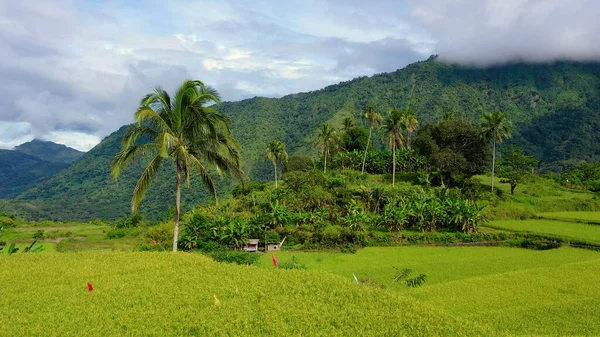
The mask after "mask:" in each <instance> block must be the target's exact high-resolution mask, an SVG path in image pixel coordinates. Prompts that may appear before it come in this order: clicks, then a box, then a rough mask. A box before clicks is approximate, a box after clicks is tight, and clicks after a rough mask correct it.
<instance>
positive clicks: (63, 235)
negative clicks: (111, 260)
mask: <svg viewBox="0 0 600 337" xmlns="http://www.w3.org/2000/svg"><path fill="white" fill-rule="evenodd" d="M110 229H111V227H110V226H108V225H96V224H91V223H77V222H69V223H60V222H51V221H44V222H39V223H36V222H29V223H24V224H19V225H18V226H16V227H7V228H4V229H3V231H2V232H1V236H0V240H2V241H4V242H7V243H8V244H10V243H12V242H14V243H16V244H17V247H19V248H22V247H27V246H29V245H30V244H31V243H32V242H33V241H34V240H35V239H34V235H35V234H36V233H38V232H40V231H42V232H43V234H44V236H43V238H41V239H38V243H40V244H42V245H43V246H44V248H45V249H44V252H43V253H47V252H54V251H59V252H67V251H106V250H124V251H133V250H134V249H135V248H136V246H137V244H138V243H139V242H140V240H139V238H136V237H131V236H128V237H124V238H118V239H108V238H106V232H107V231H109V230H110Z"/></svg>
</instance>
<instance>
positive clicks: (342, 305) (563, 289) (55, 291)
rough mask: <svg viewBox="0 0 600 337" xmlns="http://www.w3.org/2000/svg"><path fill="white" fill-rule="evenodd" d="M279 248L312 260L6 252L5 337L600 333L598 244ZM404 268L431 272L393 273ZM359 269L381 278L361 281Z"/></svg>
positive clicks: (0, 324)
mask: <svg viewBox="0 0 600 337" xmlns="http://www.w3.org/2000/svg"><path fill="white" fill-rule="evenodd" d="M275 255H276V256H277V258H278V259H279V262H280V264H284V263H285V262H287V261H289V260H290V259H291V258H292V256H295V257H296V259H297V261H298V262H299V263H301V264H304V265H305V266H306V270H283V269H277V270H276V269H275V268H274V267H273V264H272V262H271V255H270V254H267V255H264V256H263V257H262V258H261V260H260V262H259V266H258V267H246V266H233V265H226V264H220V263H217V262H214V261H212V260H210V259H209V258H207V257H204V256H202V255H200V254H194V253H178V254H172V253H149V252H146V253H141V252H138V253H133V252H105V253H99V252H93V253H92V252H80V253H62V254H15V255H11V256H7V255H0V308H3V312H2V315H0V331H1V333H0V335H2V334H4V335H7V336H33V335H43V336H117V335H130V336H133V335H135V336H138V335H143V336H219V335H221V336H229V335H232V336H233V335H242V334H247V333H252V334H254V335H280V336H290V335H304V336H336V335H337V336H382V335H387V336H435V335H444V336H461V335H462V336H482V335H485V336H495V335H552V336H563V335H600V321H599V320H598V319H597V312H599V311H600V292H599V291H597V284H598V283H599V282H600V253H598V252H594V251H590V250H584V249H575V248H568V247H565V248H560V249H555V250H548V251H533V250H525V249H518V248H500V247H379V248H366V249H362V250H359V251H358V252H357V253H355V254H342V253H334V252H329V253H327V252H289V251H288V252H277V253H275ZM394 267H397V268H400V269H402V268H411V269H412V270H413V273H414V274H415V275H417V274H419V273H424V274H427V282H426V283H425V284H424V285H423V286H421V287H418V288H409V287H407V286H406V285H403V284H399V283H393V284H392V283H391V279H392V277H393V275H394ZM352 273H355V274H356V276H357V277H358V278H360V279H367V278H370V279H372V280H373V281H372V282H370V284H371V285H367V284H355V283H354V279H353V276H352ZM87 282H91V283H92V284H93V285H94V288H95V289H94V291H93V292H91V293H90V292H89V291H88V290H87V285H86V284H87ZM215 295H216V297H217V298H218V300H219V305H218V306H217V305H216V304H215V299H214V296H215Z"/></svg>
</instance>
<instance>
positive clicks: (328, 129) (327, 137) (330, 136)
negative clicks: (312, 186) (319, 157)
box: [315, 123, 335, 173]
mask: <svg viewBox="0 0 600 337" xmlns="http://www.w3.org/2000/svg"><path fill="white" fill-rule="evenodd" d="M334 137H335V130H334V129H333V127H332V126H331V125H329V124H328V123H325V124H323V125H322V126H321V127H320V128H319V129H318V133H317V141H316V142H315V146H318V145H320V146H321V154H323V158H324V165H323V172H325V173H327V157H328V156H329V152H330V151H329V150H330V147H331V142H332V141H333V140H334Z"/></svg>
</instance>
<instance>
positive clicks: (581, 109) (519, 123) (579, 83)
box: [5, 57, 600, 220]
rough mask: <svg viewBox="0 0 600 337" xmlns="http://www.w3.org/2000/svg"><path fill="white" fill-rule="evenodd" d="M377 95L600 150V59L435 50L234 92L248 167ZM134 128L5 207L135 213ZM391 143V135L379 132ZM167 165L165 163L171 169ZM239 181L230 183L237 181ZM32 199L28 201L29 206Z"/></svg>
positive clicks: (539, 143) (308, 140)
mask: <svg viewBox="0 0 600 337" xmlns="http://www.w3.org/2000/svg"><path fill="white" fill-rule="evenodd" d="M368 105H375V106H376V107H377V108H378V109H380V110H382V111H385V110H387V109H388V108H390V107H395V106H396V107H406V106H408V105H410V106H411V107H412V108H413V111H414V112H415V113H416V115H417V117H418V119H419V121H420V124H421V125H423V124H425V123H428V122H435V121H437V120H439V119H440V118H441V116H442V115H443V114H444V113H446V112H452V113H453V114H454V116H455V117H458V118H466V119H469V120H472V121H477V120H478V118H479V116H481V114H482V113H483V112H487V111H492V110H496V109H498V110H501V111H504V112H507V113H508V114H509V116H510V118H511V119H512V120H513V122H514V123H515V130H514V131H513V133H514V137H513V139H512V140H511V142H515V143H518V144H520V145H523V146H525V148H526V150H527V152H529V153H530V154H533V155H535V156H536V157H537V158H538V159H539V160H540V169H541V170H548V169H555V170H560V169H561V168H562V167H564V166H567V165H572V164H573V163H576V162H577V161H579V160H588V161H598V160H600V147H598V146H597V144H599V143H600V133H598V132H597V130H599V129H600V63H572V62H559V63H554V64H545V65H543V64H537V65H530V64H511V65H505V66H498V67H491V68H486V69H481V68H468V67H463V66H458V65H449V64H444V63H440V62H438V61H437V60H436V59H435V58H434V57H432V58H430V59H429V60H427V61H423V62H417V63H414V64H411V65H408V66H407V67H405V68H404V69H401V70H398V71H395V72H392V73H383V74H377V75H374V76H371V77H360V78H356V79H354V80H351V81H347V82H342V83H339V84H336V85H331V86H328V87H326V88H324V89H321V90H317V91H312V92H307V93H299V94H292V95H287V96H284V97H282V98H278V99H276V98H261V97H255V98H252V99H246V100H243V101H239V102H226V103H224V104H223V105H222V106H221V107H220V109H221V111H223V112H224V113H226V114H227V115H229V116H230V117H231V120H232V123H233V125H232V132H233V135H234V136H235V137H236V138H237V139H238V141H240V143H241V146H242V152H243V153H242V155H243V159H244V166H245V170H246V171H247V172H248V173H249V175H250V176H251V177H252V178H254V179H259V180H267V179H271V165H270V164H269V163H265V162H264V161H263V155H264V149H265V146H266V144H267V143H268V142H269V141H271V140H273V139H280V140H282V141H283V142H284V143H285V144H286V146H287V149H288V152H289V153H290V154H306V153H314V151H315V150H314V149H313V146H312V144H313V142H314V137H315V135H316V132H315V130H316V128H317V127H318V126H320V125H321V124H323V123H324V122H332V123H333V124H334V125H336V126H340V125H341V120H342V119H343V118H344V117H347V116H358V112H359V111H362V110H364V109H365V108H366V107H367V106H368ZM123 132H124V129H121V130H119V131H117V132H116V133H114V134H112V135H110V136H109V137H107V138H106V139H105V140H104V141H103V142H102V143H101V144H99V145H98V146H97V147H95V148H94V149H92V150H91V151H90V152H89V153H87V154H86V155H84V156H83V157H82V158H81V159H80V160H79V161H77V162H75V163H74V164H73V165H72V166H71V167H69V168H68V169H66V170H64V171H62V172H61V173H60V174H58V175H56V176H55V177H52V178H51V179H49V180H47V181H45V182H43V183H41V184H38V185H36V186H35V187H34V188H32V189H30V190H28V191H26V192H25V193H23V194H21V195H20V196H19V197H18V199H19V201H17V202H14V201H7V202H5V208H8V209H11V210H21V211H20V213H21V214H22V215H24V216H27V217H50V218H55V219H78V220H87V219H92V218H108V219H111V218H116V217H120V216H124V215H127V214H128V210H129V199H130V195H131V191H132V189H133V186H134V184H135V180H136V179H137V177H138V176H139V172H140V170H141V164H140V165H139V166H137V167H133V168H132V169H130V170H128V171H127V172H126V173H125V175H124V176H123V177H122V178H121V180H120V181H119V183H114V182H113V181H112V180H111V178H110V176H109V175H108V172H109V169H108V166H109V162H110V160H111V158H112V156H113V155H114V154H115V153H116V152H117V151H118V149H119V142H120V140H121V138H122V134H123ZM374 139H375V140H377V141H378V142H379V144H376V146H382V145H381V142H380V141H379V140H380V139H381V135H375V137H374ZM169 169H170V168H168V167H166V168H164V170H165V171H166V170H169ZM161 177H163V178H159V179H157V180H156V181H155V182H154V184H153V187H152V190H150V191H149V194H148V198H147V199H146V200H145V201H144V203H143V204H142V212H143V213H145V214H147V215H149V216H150V217H153V218H156V217H158V216H159V215H160V214H163V213H164V212H165V211H166V210H167V209H169V207H171V205H173V200H174V192H173V191H174V188H173V184H174V183H173V182H172V181H171V180H172V178H171V176H169V175H167V174H166V173H165V174H162V175H161ZM229 185H230V182H228V181H226V182H225V184H222V186H221V190H222V191H227V186H229ZM203 200H210V199H209V198H207V195H206V191H205V189H204V188H202V187H201V185H199V184H193V189H192V190H190V191H187V190H184V208H189V207H190V206H191V205H192V204H194V203H197V202H200V201H203ZM24 205H26V206H24Z"/></svg>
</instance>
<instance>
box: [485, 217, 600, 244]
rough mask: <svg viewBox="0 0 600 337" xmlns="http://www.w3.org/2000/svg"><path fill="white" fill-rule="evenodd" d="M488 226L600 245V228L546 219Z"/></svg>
mask: <svg viewBox="0 0 600 337" xmlns="http://www.w3.org/2000/svg"><path fill="white" fill-rule="evenodd" d="M486 226H488V227H491V228H495V229H503V230H509V231H515V232H530V233H539V234H550V235H555V236H559V237H562V238H565V239H567V240H575V241H581V242H586V243H591V244H600V226H598V225H590V224H585V223H576V222H569V221H555V220H546V219H530V220H495V221H490V222H489V223H488V224H486Z"/></svg>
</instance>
